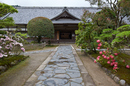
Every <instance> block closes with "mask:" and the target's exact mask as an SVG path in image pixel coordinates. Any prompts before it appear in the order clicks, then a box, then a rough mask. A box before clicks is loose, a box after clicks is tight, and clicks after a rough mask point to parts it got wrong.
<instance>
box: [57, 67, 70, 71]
mask: <svg viewBox="0 0 130 86" xmlns="http://www.w3.org/2000/svg"><path fill="white" fill-rule="evenodd" d="M68 68H69V67H57V68H56V69H64V70H65V69H68Z"/></svg>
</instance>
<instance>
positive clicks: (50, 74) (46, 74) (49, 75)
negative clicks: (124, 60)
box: [43, 73, 55, 77]
mask: <svg viewBox="0 0 130 86" xmlns="http://www.w3.org/2000/svg"><path fill="white" fill-rule="evenodd" d="M54 75H55V73H44V74H43V76H45V77H53V76H54Z"/></svg>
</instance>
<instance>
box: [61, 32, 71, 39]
mask: <svg viewBox="0 0 130 86" xmlns="http://www.w3.org/2000/svg"><path fill="white" fill-rule="evenodd" d="M60 39H72V33H71V32H61V33H60Z"/></svg>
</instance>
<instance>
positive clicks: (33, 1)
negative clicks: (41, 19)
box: [0, 0, 90, 7]
mask: <svg viewBox="0 0 130 86" xmlns="http://www.w3.org/2000/svg"><path fill="white" fill-rule="evenodd" d="M0 2H2V3H6V4H9V5H20V6H42V7H65V6H67V7H90V4H89V2H87V1H85V0H0Z"/></svg>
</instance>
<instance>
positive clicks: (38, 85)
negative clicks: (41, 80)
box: [35, 84, 45, 86]
mask: <svg viewBox="0 0 130 86" xmlns="http://www.w3.org/2000/svg"><path fill="white" fill-rule="evenodd" d="M35 86H45V85H42V84H35Z"/></svg>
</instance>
